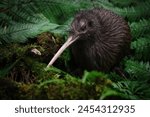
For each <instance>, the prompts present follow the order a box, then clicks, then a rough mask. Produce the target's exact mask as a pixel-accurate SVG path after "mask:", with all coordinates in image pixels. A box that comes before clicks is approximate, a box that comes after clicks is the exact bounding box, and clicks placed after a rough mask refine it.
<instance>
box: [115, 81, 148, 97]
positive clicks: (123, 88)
mask: <svg viewBox="0 0 150 117" xmlns="http://www.w3.org/2000/svg"><path fill="white" fill-rule="evenodd" d="M113 87H114V89H116V90H118V91H119V92H121V93H122V95H124V96H125V97H127V99H136V100H137V99H150V87H149V84H148V83H147V82H143V81H140V82H139V81H129V80H128V81H120V82H117V83H114V84H113Z"/></svg>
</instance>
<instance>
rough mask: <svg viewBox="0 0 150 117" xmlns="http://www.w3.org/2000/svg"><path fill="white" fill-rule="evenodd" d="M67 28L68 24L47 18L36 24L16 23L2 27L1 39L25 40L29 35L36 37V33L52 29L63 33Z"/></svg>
mask: <svg viewBox="0 0 150 117" xmlns="http://www.w3.org/2000/svg"><path fill="white" fill-rule="evenodd" d="M65 29H67V25H61V26H60V25H58V24H54V23H49V21H48V20H47V19H43V20H42V21H40V22H39V23H36V24H31V23H28V24H22V23H15V24H14V25H13V26H9V27H7V28H4V29H2V28H0V37H1V38H0V41H1V40H5V41H6V42H7V43H10V42H22V43H23V42H25V41H27V38H29V37H35V36H36V35H38V34H40V33H42V32H45V31H51V32H55V33H59V34H63V33H64V30H65Z"/></svg>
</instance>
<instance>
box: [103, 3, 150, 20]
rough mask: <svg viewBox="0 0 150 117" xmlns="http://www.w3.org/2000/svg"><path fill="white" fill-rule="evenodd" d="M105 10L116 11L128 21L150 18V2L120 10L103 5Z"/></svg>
mask: <svg viewBox="0 0 150 117" xmlns="http://www.w3.org/2000/svg"><path fill="white" fill-rule="evenodd" d="M103 7H104V8H106V9H109V10H112V11H114V12H115V13H117V14H119V15H121V16H123V17H124V18H126V19H127V20H128V21H130V22H132V21H138V20H139V19H141V17H142V18H145V19H146V18H149V17H150V13H149V11H150V1H146V2H143V3H141V4H138V5H137V6H131V7H125V8H119V7H111V6H107V5H105V4H104V5H103Z"/></svg>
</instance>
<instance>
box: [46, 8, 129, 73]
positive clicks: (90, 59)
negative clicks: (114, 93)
mask: <svg viewBox="0 0 150 117" xmlns="http://www.w3.org/2000/svg"><path fill="white" fill-rule="evenodd" d="M130 43H131V35H130V28H129V26H128V24H127V22H126V21H125V20H124V19H123V18H122V17H121V16H119V15H117V14H115V13H113V12H112V11H110V10H106V9H102V8H94V9H91V10H83V11H80V12H79V13H77V14H76V16H75V18H74V19H73V21H72V23H71V27H70V32H69V36H68V39H67V41H66V42H65V43H64V45H63V46H62V47H61V48H60V49H59V50H58V52H57V53H56V54H55V56H54V57H53V58H52V60H51V61H50V63H49V64H48V66H47V67H49V66H51V65H52V64H53V63H54V62H55V60H56V59H57V58H58V57H59V56H60V55H61V53H62V52H63V51H64V50H65V49H66V48H68V47H69V46H70V49H71V53H72V55H73V60H74V62H75V64H76V65H77V66H78V67H79V68H80V69H83V70H98V71H104V72H107V71H110V70H111V69H112V68H113V67H114V66H115V65H117V64H119V62H120V61H121V59H122V58H123V57H124V56H125V55H126V54H127V53H128V52H129V48H130Z"/></svg>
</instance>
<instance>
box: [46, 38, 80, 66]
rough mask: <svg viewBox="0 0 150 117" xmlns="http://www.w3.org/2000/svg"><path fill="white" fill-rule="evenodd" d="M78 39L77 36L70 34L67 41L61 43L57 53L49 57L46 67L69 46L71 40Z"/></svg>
mask: <svg viewBox="0 0 150 117" xmlns="http://www.w3.org/2000/svg"><path fill="white" fill-rule="evenodd" d="M77 39H78V36H75V37H74V36H70V37H69V38H68V39H67V41H66V42H65V43H64V44H63V45H62V47H61V48H60V49H59V50H58V51H57V53H56V54H55V55H54V57H53V58H52V59H51V61H50V62H49V64H48V65H47V67H50V66H51V65H52V64H53V63H54V62H55V61H56V60H57V58H58V57H59V56H60V55H61V54H62V53H63V51H64V50H65V49H66V48H67V47H69V46H70V45H71V44H72V43H73V42H75V41H76V40H77Z"/></svg>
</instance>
